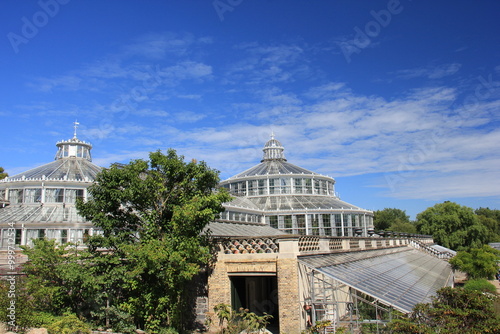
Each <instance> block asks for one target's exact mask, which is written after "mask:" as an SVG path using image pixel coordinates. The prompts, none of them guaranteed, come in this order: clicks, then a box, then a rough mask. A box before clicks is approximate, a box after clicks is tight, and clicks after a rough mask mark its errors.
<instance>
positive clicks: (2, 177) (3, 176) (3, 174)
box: [0, 167, 9, 180]
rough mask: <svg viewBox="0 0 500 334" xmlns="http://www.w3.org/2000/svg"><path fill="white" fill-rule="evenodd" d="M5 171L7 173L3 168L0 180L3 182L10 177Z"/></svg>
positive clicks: (0, 172)
mask: <svg viewBox="0 0 500 334" xmlns="http://www.w3.org/2000/svg"><path fill="white" fill-rule="evenodd" d="M4 171H5V170H4V169H3V167H0V180H1V179H5V178H6V177H8V176H9V174H7V173H4Z"/></svg>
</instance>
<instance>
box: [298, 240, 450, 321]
mask: <svg viewBox="0 0 500 334" xmlns="http://www.w3.org/2000/svg"><path fill="white" fill-rule="evenodd" d="M299 261H300V262H301V263H303V264H304V265H306V266H308V267H310V268H313V269H315V270H317V271H319V272H321V273H323V274H325V275H327V276H329V277H331V278H333V279H335V280H338V281H341V282H342V283H344V284H346V285H348V286H350V287H352V288H354V289H356V290H358V291H361V292H363V293H366V294H367V295H370V296H372V297H373V298H376V299H378V300H380V301H381V302H383V303H384V304H387V305H391V306H393V307H394V308H396V309H398V310H400V311H402V312H405V313H408V312H411V310H412V308H413V307H414V306H415V305H416V304H418V303H428V302H430V301H431V297H432V296H433V295H435V294H436V291H437V290H439V289H440V288H442V287H445V286H450V285H451V284H452V278H453V275H452V270H451V266H450V265H449V264H448V263H447V262H446V261H443V260H440V259H438V258H435V257H433V256H431V255H428V254H426V253H424V252H420V251H417V250H414V249H411V248H408V247H401V248H395V249H390V250H373V251H363V252H355V253H352V254H328V255H321V256H303V257H300V258H299Z"/></svg>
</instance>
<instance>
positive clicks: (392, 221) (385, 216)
mask: <svg viewBox="0 0 500 334" xmlns="http://www.w3.org/2000/svg"><path fill="white" fill-rule="evenodd" d="M401 224H410V216H408V215H407V214H406V211H403V210H400V209H395V208H385V209H383V210H377V211H375V212H374V213H373V225H374V226H375V228H376V229H377V230H389V229H391V226H392V225H396V226H401ZM391 230H392V229H391ZM394 231H395V230H394ZM398 232H405V231H398Z"/></svg>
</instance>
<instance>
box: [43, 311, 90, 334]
mask: <svg viewBox="0 0 500 334" xmlns="http://www.w3.org/2000/svg"><path fill="white" fill-rule="evenodd" d="M47 331H48V332H49V334H90V333H91V331H90V327H89V326H88V325H87V324H86V323H84V322H83V321H81V320H80V319H78V317H77V316H76V315H74V314H66V315H64V316H62V317H60V320H58V321H56V322H54V323H52V324H51V325H50V326H48V327H47Z"/></svg>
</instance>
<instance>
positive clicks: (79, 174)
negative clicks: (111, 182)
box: [4, 158, 102, 181]
mask: <svg viewBox="0 0 500 334" xmlns="http://www.w3.org/2000/svg"><path fill="white" fill-rule="evenodd" d="M101 170H102V168H101V167H99V166H97V165H95V164H93V163H92V162H90V161H88V160H87V159H82V158H65V159H58V160H55V161H52V162H49V163H48V164H45V165H42V166H39V167H36V168H33V169H30V170H28V171H26V172H22V173H19V174H16V175H13V176H10V177H8V178H6V179H4V181H11V180H20V179H42V178H44V179H51V180H77V181H93V180H95V177H96V175H97V174H98V173H99V172H100V171H101Z"/></svg>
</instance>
